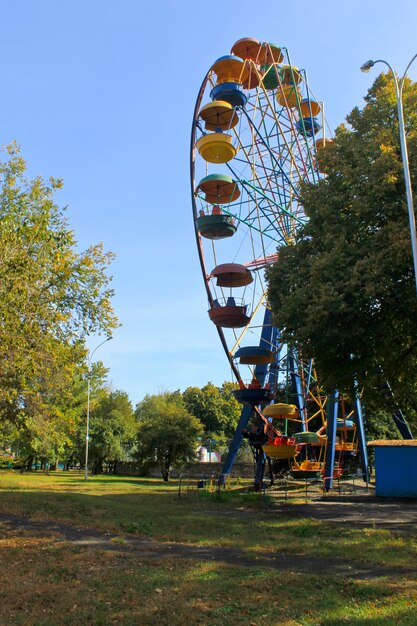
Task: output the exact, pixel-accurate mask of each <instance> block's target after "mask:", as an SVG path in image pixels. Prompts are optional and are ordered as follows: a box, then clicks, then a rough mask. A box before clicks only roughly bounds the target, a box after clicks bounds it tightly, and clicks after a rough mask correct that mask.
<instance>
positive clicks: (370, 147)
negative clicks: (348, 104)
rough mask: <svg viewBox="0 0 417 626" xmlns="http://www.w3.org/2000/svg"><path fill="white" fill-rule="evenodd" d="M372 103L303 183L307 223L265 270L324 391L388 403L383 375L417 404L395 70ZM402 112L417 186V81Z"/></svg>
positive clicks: (286, 326)
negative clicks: (356, 390) (358, 393)
mask: <svg viewBox="0 0 417 626" xmlns="http://www.w3.org/2000/svg"><path fill="white" fill-rule="evenodd" d="M365 101H366V105H365V107H364V108H363V109H362V110H360V109H359V108H355V109H354V110H353V111H352V112H351V113H350V114H349V115H348V116H347V122H348V124H347V125H342V126H340V127H339V128H338V129H337V131H336V136H335V139H334V142H333V143H332V144H330V145H327V146H326V147H325V148H324V149H323V150H321V151H320V153H319V164H320V166H321V169H322V171H323V172H325V177H323V178H322V179H321V180H320V181H319V182H318V184H316V185H304V186H303V187H302V198H301V199H302V204H303V206H304V208H305V212H306V214H307V216H308V222H307V223H306V224H305V226H303V227H302V228H300V229H299V231H298V233H297V236H296V240H295V245H291V246H288V247H286V248H283V249H280V250H279V260H278V262H277V263H276V264H275V266H274V267H273V268H272V269H271V270H270V271H269V272H268V279H269V297H270V302H271V306H272V309H273V312H274V317H275V322H276V324H277V325H278V326H279V327H280V328H282V329H283V330H284V335H285V338H286V339H287V341H288V342H289V343H295V344H297V345H298V346H299V347H300V349H301V350H302V351H303V352H304V354H306V355H308V356H314V357H315V359H316V364H317V368H318V370H319V373H320V376H321V380H322V381H323V383H324V385H325V387H326V388H327V390H331V389H333V388H338V389H339V390H341V391H346V392H349V393H352V391H353V385H354V381H355V380H356V381H358V383H359V386H360V387H361V388H363V389H364V398H365V399H366V401H367V403H370V404H371V405H373V406H375V407H378V405H379V407H380V408H381V407H382V405H383V403H384V401H383V399H382V400H381V396H380V386H381V383H382V382H383V380H384V379H385V378H386V379H388V380H389V382H390V384H391V387H392V388H393V390H394V391H395V395H396V398H397V401H399V402H400V403H401V404H402V406H408V408H409V410H410V411H411V412H412V411H413V410H414V411H415V409H416V398H417V395H416V391H417V389H416V374H415V372H416V371H417V341H416V327H417V297H416V292H415V283H414V275H413V266H412V256H411V244H410V231H409V223H408V213H407V206H406V196H405V185H404V176H403V166H402V160H401V152H400V144H399V131H398V119H397V112H396V99H395V91H394V84H393V81H392V78H390V77H389V76H387V75H385V74H382V75H380V76H379V77H378V78H377V79H376V81H375V83H374V84H373V86H372V87H371V88H370V90H369V92H368V94H367V96H366V98H365ZM404 110H405V119H406V126H407V141H408V147H409V152H410V164H411V177H412V181H413V185H414V188H416V189H417V186H416V183H417V85H416V84H414V83H411V82H410V81H408V82H407V84H406V86H405V88H404Z"/></svg>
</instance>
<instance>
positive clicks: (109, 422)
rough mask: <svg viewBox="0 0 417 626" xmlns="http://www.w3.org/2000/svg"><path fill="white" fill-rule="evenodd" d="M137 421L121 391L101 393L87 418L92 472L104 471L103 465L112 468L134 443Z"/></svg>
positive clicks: (125, 395)
mask: <svg viewBox="0 0 417 626" xmlns="http://www.w3.org/2000/svg"><path fill="white" fill-rule="evenodd" d="M135 434H136V422H135V417H134V412H133V407H132V404H131V402H130V400H129V398H128V396H127V394H126V393H125V392H124V391H110V392H107V393H102V394H101V397H99V399H98V401H97V402H96V403H95V405H93V408H92V411H91V417H90V442H89V459H90V461H91V463H92V466H93V472H94V473H95V474H99V473H101V472H102V471H103V464H104V463H107V465H110V466H112V467H113V468H114V467H115V464H116V462H117V461H120V460H123V459H124V457H125V456H126V454H127V451H128V450H129V449H130V447H131V446H132V444H133V440H134V438H135Z"/></svg>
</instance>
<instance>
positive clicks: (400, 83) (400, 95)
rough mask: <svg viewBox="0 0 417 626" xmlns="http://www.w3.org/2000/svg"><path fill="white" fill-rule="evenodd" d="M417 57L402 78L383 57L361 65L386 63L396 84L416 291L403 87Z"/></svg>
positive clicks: (416, 257)
mask: <svg viewBox="0 0 417 626" xmlns="http://www.w3.org/2000/svg"><path fill="white" fill-rule="evenodd" d="M416 58H417V54H415V55H414V56H413V58H412V59H411V61H410V63H409V64H408V65H407V67H406V68H405V72H404V74H403V75H402V77H401V78H400V79H398V77H397V75H396V73H395V72H394V70H393V69H392V67H391V65H390V64H389V63H388V62H387V61H384V60H383V59H377V60H376V61H367V62H366V63H364V64H363V65H362V67H361V70H362V72H369V70H370V69H371V67H373V66H374V65H375V64H376V63H384V65H386V66H387V67H388V69H389V70H390V72H391V74H392V76H393V78H394V85H395V96H396V98H397V110H398V126H399V130H400V144H401V156H402V160H403V169H404V180H405V190H406V195H407V206H408V220H409V223H410V235H411V247H412V250H413V263H414V280H415V283H416V291H417V236H416V218H415V214H414V206H413V191H412V188H411V177H410V168H409V165H408V150H407V141H406V137H405V128H404V111H403V88H404V82H405V77H406V75H407V72H408V70H409V68H410V65H411V64H412V62H413V61H414V60H415V59H416Z"/></svg>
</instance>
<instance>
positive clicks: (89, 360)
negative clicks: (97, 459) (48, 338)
mask: <svg viewBox="0 0 417 626" xmlns="http://www.w3.org/2000/svg"><path fill="white" fill-rule="evenodd" d="M110 339H113V337H112V336H110V337H107V339H105V340H104V341H102V342H101V343H99V344H98V346H96V347H95V348H94V350H93V351H92V352H90V354H89V357H88V361H87V366H88V370H87V415H86V420H85V477H84V480H88V442H89V438H90V395H91V359H92V358H93V354H94V352H96V350H98V349H99V348H100V346H102V345H103V344H105V343H107V342H108V341H110Z"/></svg>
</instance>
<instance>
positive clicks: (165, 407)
mask: <svg viewBox="0 0 417 626" xmlns="http://www.w3.org/2000/svg"><path fill="white" fill-rule="evenodd" d="M135 414H136V418H137V420H138V434H137V458H138V460H139V461H141V462H142V463H146V464H149V465H152V464H154V463H157V464H158V465H159V467H160V468H161V474H162V477H163V479H164V481H168V480H169V476H170V472H171V469H172V466H173V465H174V464H183V463H186V462H187V461H192V460H194V458H195V453H196V449H197V445H198V441H199V438H200V437H201V435H202V433H203V426H202V424H201V422H200V420H198V419H197V418H196V417H195V416H194V415H192V414H191V413H190V412H189V411H188V410H187V408H186V406H185V403H184V401H183V399H182V396H181V393H180V392H179V391H176V392H173V393H170V392H165V393H161V394H158V395H153V396H149V395H147V396H145V398H144V399H143V400H142V402H140V403H139V404H138V405H137V407H136V411H135Z"/></svg>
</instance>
